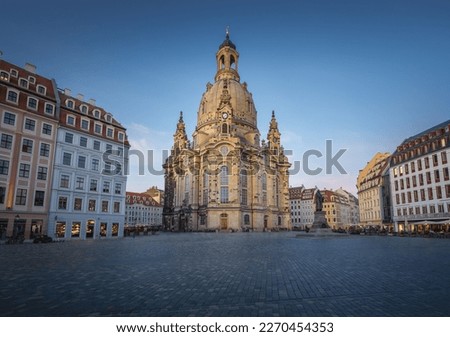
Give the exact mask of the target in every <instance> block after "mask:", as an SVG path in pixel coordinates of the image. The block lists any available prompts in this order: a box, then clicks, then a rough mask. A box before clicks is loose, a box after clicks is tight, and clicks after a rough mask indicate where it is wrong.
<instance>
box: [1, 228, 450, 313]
mask: <svg viewBox="0 0 450 337" xmlns="http://www.w3.org/2000/svg"><path fill="white" fill-rule="evenodd" d="M449 253H450V240H446V239H427V238H400V237H360V236H342V237H329V238H297V237H296V236H295V232H288V233H159V234H158V235H150V236H143V237H136V238H131V237H127V238H123V239H117V240H100V241H95V242H94V241H92V240H86V241H66V242H63V243H52V244H22V245H0V265H1V272H0V285H1V286H0V315H1V316H270V317H274V316H359V317H361V316H396V317H397V316H450V304H449V303H450V291H449V289H448V287H449V284H450V283H449V281H450V259H449V256H450V254H449Z"/></svg>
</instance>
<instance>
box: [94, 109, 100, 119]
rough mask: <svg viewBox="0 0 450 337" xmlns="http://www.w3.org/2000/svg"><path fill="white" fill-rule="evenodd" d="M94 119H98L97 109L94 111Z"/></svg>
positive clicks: (98, 112)
mask: <svg viewBox="0 0 450 337" xmlns="http://www.w3.org/2000/svg"><path fill="white" fill-rule="evenodd" d="M94 117H95V118H100V111H99V110H97V109H95V110H94Z"/></svg>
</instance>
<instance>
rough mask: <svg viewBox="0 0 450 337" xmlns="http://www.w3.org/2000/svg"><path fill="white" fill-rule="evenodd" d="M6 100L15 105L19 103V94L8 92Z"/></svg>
mask: <svg viewBox="0 0 450 337" xmlns="http://www.w3.org/2000/svg"><path fill="white" fill-rule="evenodd" d="M6 100H7V101H9V102H12V103H16V104H17V103H18V101H19V93H18V92H17V91H12V90H8V94H7V96H6Z"/></svg>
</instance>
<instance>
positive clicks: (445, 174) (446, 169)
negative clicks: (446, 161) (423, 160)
mask: <svg viewBox="0 0 450 337" xmlns="http://www.w3.org/2000/svg"><path fill="white" fill-rule="evenodd" d="M442 172H443V173H444V180H445V181H447V180H448V179H449V174H448V167H444V168H443V169H442Z"/></svg>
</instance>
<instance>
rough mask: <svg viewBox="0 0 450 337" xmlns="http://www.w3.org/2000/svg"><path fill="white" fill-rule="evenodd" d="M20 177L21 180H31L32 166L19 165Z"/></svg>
mask: <svg viewBox="0 0 450 337" xmlns="http://www.w3.org/2000/svg"><path fill="white" fill-rule="evenodd" d="M19 177H21V178H29V177H30V164H23V163H21V164H20V165H19Z"/></svg>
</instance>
